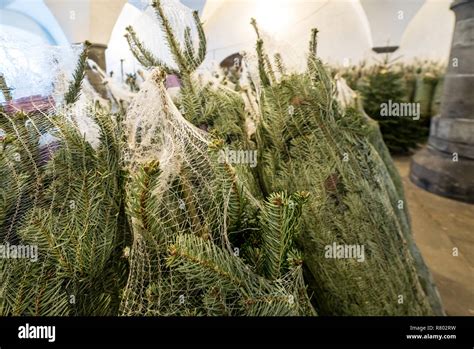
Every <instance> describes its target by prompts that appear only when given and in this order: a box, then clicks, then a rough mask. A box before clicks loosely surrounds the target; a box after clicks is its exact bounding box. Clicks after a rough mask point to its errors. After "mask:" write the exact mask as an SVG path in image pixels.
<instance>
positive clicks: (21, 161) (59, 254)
mask: <svg viewBox="0 0 474 349" xmlns="http://www.w3.org/2000/svg"><path fill="white" fill-rule="evenodd" d="M86 56H87V49H85V50H84V51H83V53H82V54H81V57H80V59H79V64H78V67H77V70H76V72H75V74H74V78H73V80H72V81H71V83H70V85H69V88H68V90H67V91H65V92H66V94H65V97H64V102H65V103H64V105H63V107H62V108H60V106H59V105H57V104H56V102H55V99H54V98H52V97H38V96H36V97H31V98H23V99H21V100H14V99H11V100H10V101H9V102H8V103H7V104H5V105H4V106H3V107H2V110H1V112H0V129H1V130H2V133H3V137H2V138H1V144H0V188H1V189H0V194H1V195H0V227H1V228H0V244H1V245H3V247H4V252H5V251H7V250H8V251H9V255H8V256H7V258H2V259H0V280H2V282H1V285H0V314H1V315H17V316H19V315H30V316H31V315H113V314H116V313H117V311H118V306H119V290H120V288H121V287H123V283H124V281H125V280H126V279H125V278H124V277H123V276H124V275H125V272H126V264H125V263H124V262H123V260H122V259H121V258H120V254H121V247H122V248H123V246H124V243H125V234H124V228H125V226H126V220H125V219H124V218H125V217H124V216H123V212H124V205H123V199H124V195H123V190H121V187H122V184H121V178H122V177H123V176H122V174H121V172H122V167H121V160H120V158H121V148H120V147H121V145H120V144H121V139H120V137H119V136H118V134H119V131H118V129H117V126H118V125H120V121H119V120H116V119H114V116H113V115H111V114H110V113H109V112H107V111H106V110H103V109H101V108H96V109H95V110H89V115H90V116H91V117H92V118H93V119H94V120H95V122H96V125H97V126H98V128H99V134H100V138H99V142H98V145H97V146H96V147H92V146H91V144H90V143H89V142H88V141H86V140H85V138H84V135H83V134H82V132H81V131H80V129H79V127H78V126H77V119H76V115H75V114H74V108H73V105H74V103H75V102H77V100H78V98H79V92H80V89H81V84H82V80H83V77H84V67H85V60H86ZM57 83H58V82H57ZM7 100H8V99H7ZM114 120H115V122H114ZM25 252H28V257H29V258H25V256H24V255H22V253H23V254H24V253H25Z"/></svg>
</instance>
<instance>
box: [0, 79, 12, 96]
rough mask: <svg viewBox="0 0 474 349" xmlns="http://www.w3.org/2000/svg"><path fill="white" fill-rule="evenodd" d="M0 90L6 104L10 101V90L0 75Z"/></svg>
mask: <svg viewBox="0 0 474 349" xmlns="http://www.w3.org/2000/svg"><path fill="white" fill-rule="evenodd" d="M0 90H1V91H2V94H3V97H4V98H5V100H6V101H7V102H9V101H11V100H12V95H11V92H10V88H9V87H8V86H7V82H6V81H5V77H4V76H3V74H0Z"/></svg>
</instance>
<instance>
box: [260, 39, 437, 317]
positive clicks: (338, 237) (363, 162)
mask: <svg viewBox="0 0 474 349" xmlns="http://www.w3.org/2000/svg"><path fill="white" fill-rule="evenodd" d="M257 36H258V33H257ZM315 39H316V35H313V36H312V41H311V45H310V47H311V52H310V55H309V59H308V70H307V72H306V73H304V74H288V75H286V76H283V77H282V79H281V80H280V81H277V82H275V83H272V82H271V79H268V78H267V77H268V76H271V75H272V74H271V73H269V72H268V69H269V65H268V64H266V59H265V56H264V53H263V52H264V49H263V48H262V43H261V41H260V40H259V41H257V52H258V55H259V65H260V77H261V84H262V87H263V89H262V95H261V97H260V102H261V120H260V123H259V125H258V137H257V139H258V146H259V153H260V154H261V157H260V164H261V166H260V168H259V170H260V178H261V179H262V181H263V182H264V185H265V188H266V191H269V192H271V191H275V190H279V189H280V188H286V189H287V190H290V191H295V190H307V191H308V192H310V200H309V202H308V204H307V205H308V209H307V210H305V211H304V213H303V225H302V232H301V235H300V239H299V244H300V246H301V248H302V249H303V260H304V263H305V267H306V271H307V273H306V274H305V276H306V278H305V279H306V282H307V283H308V285H309V286H310V291H311V292H312V294H313V298H312V301H313V304H314V305H315V307H316V309H317V311H318V312H319V313H320V314H325V315H349V314H351V315H356V314H358V315H376V314H377V315H381V314H386V315H402V314H405V315H408V314H411V315H414V314H419V315H422V314H425V315H426V314H432V312H433V310H432V308H431V305H430V304H429V303H430V301H433V304H435V303H436V302H438V303H439V300H438V299H434V300H433V299H431V298H430V299H429V298H428V297H427V296H426V294H425V291H424V290H423V287H422V284H421V283H422V282H423V281H424V280H423V279H422V278H421V277H420V276H419V275H418V273H417V271H416V267H415V266H416V263H415V262H414V261H413V256H412V255H411V253H410V249H409V248H407V246H406V240H405V232H404V229H403V226H402V222H401V221H400V216H399V215H398V213H397V211H396V206H395V199H396V198H397V197H398V193H397V190H396V188H395V186H394V183H393V181H392V179H391V177H390V175H389V174H388V172H387V168H386V166H385V163H384V162H383V160H382V159H381V158H380V156H379V154H378V152H377V151H376V150H375V149H374V147H373V146H372V145H371V143H370V142H369V141H368V128H367V125H366V121H365V120H364V119H363V118H362V117H361V115H360V114H359V113H358V112H357V111H356V110H351V109H348V110H346V111H343V110H341V109H340V107H339V106H338V104H337V103H336V102H335V98H334V95H333V91H334V90H333V85H332V81H331V78H330V76H328V74H327V73H326V70H325V68H324V67H323V65H322V63H321V62H320V60H319V59H318V58H317V57H316V55H315V49H316V42H313V41H314V40H315ZM334 242H336V243H337V244H357V245H364V246H365V247H366V253H367V256H366V258H367V259H366V260H365V262H362V263H359V262H357V261H355V260H353V259H344V260H332V259H327V258H325V254H324V249H325V247H326V246H330V245H332V244H333V243H334ZM429 287H432V285H430V286H429ZM399 295H403V303H402V304H400V303H398V302H397V299H398V296H399ZM438 310H439V309H436V311H438Z"/></svg>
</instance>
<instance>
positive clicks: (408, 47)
mask: <svg viewBox="0 0 474 349" xmlns="http://www.w3.org/2000/svg"><path fill="white" fill-rule="evenodd" d="M450 3H451V0H426V1H424V0H253V1H252V0H208V1H207V3H206V6H205V8H204V12H203V17H204V21H205V30H206V33H207V36H208V50H209V59H215V60H217V61H220V60H222V59H223V58H225V57H226V56H228V55H229V54H232V53H235V52H238V51H241V50H250V51H253V48H254V45H255V34H254V32H253V30H252V28H251V26H250V24H249V21H250V18H251V17H256V19H257V21H258V22H259V23H260V25H261V27H262V29H264V30H266V31H267V33H268V34H271V36H272V37H273V38H274V39H275V40H273V43H271V45H273V46H274V47H278V46H280V48H281V49H282V50H283V51H284V52H283V54H287V55H288V56H292V57H295V56H299V57H303V56H304V54H305V52H306V51H307V43H308V39H309V32H310V29H311V28H312V27H317V28H318V29H319V44H318V48H319V50H318V52H319V55H320V56H321V57H322V58H323V59H324V60H325V61H329V62H330V63H332V64H348V63H349V64H351V63H357V62H359V61H361V60H371V59H372V58H374V57H376V56H377V54H376V53H374V52H373V51H372V47H374V46H385V45H387V44H388V45H389V46H392V45H393V46H400V48H399V50H397V51H396V52H395V53H394V56H399V55H401V56H402V57H403V59H405V60H409V59H412V58H413V57H418V58H431V59H438V60H444V59H447V56H448V55H449V48H450V42H451V36H452V32H453V28H454V15H453V13H452V11H450V10H449V4H450ZM400 11H402V18H399V16H400ZM278 42H279V43H278Z"/></svg>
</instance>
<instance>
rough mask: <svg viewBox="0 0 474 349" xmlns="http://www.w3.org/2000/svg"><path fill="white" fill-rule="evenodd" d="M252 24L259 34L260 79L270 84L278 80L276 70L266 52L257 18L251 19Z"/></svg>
mask: <svg viewBox="0 0 474 349" xmlns="http://www.w3.org/2000/svg"><path fill="white" fill-rule="evenodd" d="M250 24H251V25H252V26H253V28H254V30H255V33H256V34H257V47H256V49H257V58H258V72H259V75H260V80H261V82H262V85H263V86H270V85H271V84H273V83H275V82H276V78H275V72H274V71H273V67H272V64H271V62H270V58H269V57H268V55H267V54H266V52H265V48H264V43H263V39H262V38H261V37H260V30H259V28H258V25H257V21H256V20H255V18H252V19H251V20H250Z"/></svg>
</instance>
